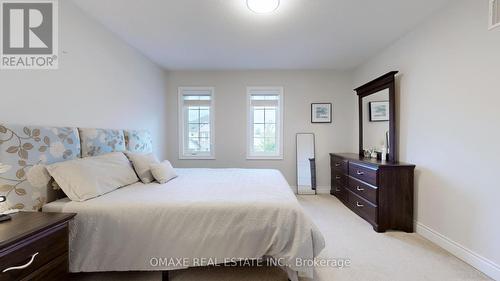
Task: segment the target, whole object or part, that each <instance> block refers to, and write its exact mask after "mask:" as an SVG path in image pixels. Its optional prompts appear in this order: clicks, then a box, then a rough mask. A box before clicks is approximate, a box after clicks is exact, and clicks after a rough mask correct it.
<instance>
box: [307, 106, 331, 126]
mask: <svg viewBox="0 0 500 281" xmlns="http://www.w3.org/2000/svg"><path fill="white" fill-rule="evenodd" d="M311 123H332V103H311Z"/></svg>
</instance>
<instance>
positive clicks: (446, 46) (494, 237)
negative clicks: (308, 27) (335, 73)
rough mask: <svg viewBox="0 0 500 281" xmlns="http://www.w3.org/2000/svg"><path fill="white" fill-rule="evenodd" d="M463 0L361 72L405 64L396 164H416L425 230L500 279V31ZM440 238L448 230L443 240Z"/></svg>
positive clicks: (479, 4) (479, 6) (360, 79)
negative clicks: (499, 127) (499, 177)
mask: <svg viewBox="0 0 500 281" xmlns="http://www.w3.org/2000/svg"><path fill="white" fill-rule="evenodd" d="M487 2H488V1H486V0H482V1H473V0H461V1H457V2H455V3H453V4H452V6H451V7H450V8H447V9H446V10H444V11H442V12H440V13H439V14H437V15H435V16H434V17H433V18H432V19H430V20H429V21H427V22H426V23H425V24H424V25H422V26H420V27H419V28H417V29H416V30H415V31H414V32H412V33H410V34H408V35H407V36H405V37H403V38H402V39H401V40H399V41H398V42H397V43H395V44H393V45H392V46H390V47H389V48H387V49H386V50H384V51H383V52H382V53H381V54H379V55H378V56H376V57H375V58H373V59H372V60H371V61H369V62H367V63H366V64H364V65H362V66H361V67H360V68H359V69H357V71H356V73H355V84H354V85H355V86H359V85H361V84H363V83H365V82H367V81H370V80H371V79H373V78H376V77H377V76H379V75H381V74H384V73H385V72H387V71H389V70H399V71H400V74H399V75H398V79H397V80H398V83H397V88H398V116H399V119H398V121H399V137H400V141H399V152H400V160H402V161H405V162H411V163H414V164H416V165H417V171H416V191H415V195H416V199H417V200H416V219H417V221H418V222H419V225H418V227H419V228H418V229H419V232H421V233H422V234H424V235H426V236H427V237H428V238H431V239H433V240H434V241H436V242H438V243H440V244H441V245H442V246H444V247H447V249H449V250H450V251H452V252H453V253H454V254H456V255H458V256H459V257H461V258H463V259H466V260H467V261H468V262H470V263H472V264H473V265H475V266H477V267H479V268H481V269H482V270H483V271H485V272H486V273H488V274H489V275H490V276H492V277H494V278H496V279H499V280H500V267H498V265H500V224H499V223H498V222H499V215H500V204H499V203H498V198H500V186H499V184H498V174H499V168H500V164H499V163H500V162H499V159H500V146H499V143H500V142H499V140H500V131H499V130H498V125H499V124H500V107H499V106H500V91H499V88H498V85H499V84H498V81H500V29H496V30H493V31H488V30H487V23H488V21H487V15H488V6H487ZM440 235H442V236H440Z"/></svg>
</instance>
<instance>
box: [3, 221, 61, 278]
mask: <svg viewBox="0 0 500 281" xmlns="http://www.w3.org/2000/svg"><path fill="white" fill-rule="evenodd" d="M67 255H68V227H67V224H66V223H65V224H62V225H60V226H56V227H53V228H50V229H48V230H45V231H42V232H40V233H37V234H35V235H33V236H29V237H27V238H25V239H23V240H21V241H19V242H17V243H15V244H12V245H11V246H9V247H7V248H5V249H2V251H1V252H0V280H1V281H3V280H20V279H22V278H23V277H26V276H27V275H29V274H30V273H32V272H34V271H37V270H39V269H40V268H42V267H43V266H45V265H46V264H48V263H50V262H51V261H53V260H55V259H57V258H60V257H61V256H67ZM66 269H67V264H66V265H65V268H64V270H66Z"/></svg>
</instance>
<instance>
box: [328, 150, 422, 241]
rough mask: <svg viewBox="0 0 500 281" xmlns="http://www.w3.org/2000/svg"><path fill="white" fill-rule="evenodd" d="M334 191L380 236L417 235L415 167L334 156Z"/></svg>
mask: <svg viewBox="0 0 500 281" xmlns="http://www.w3.org/2000/svg"><path fill="white" fill-rule="evenodd" d="M330 166H331V177H332V182H331V188H332V189H331V191H330V193H331V194H332V195H334V196H336V197H337V198H338V199H339V200H340V201H342V202H343V203H344V204H345V205H346V206H347V207H348V208H349V209H351V210H352V211H353V212H354V213H356V214H358V215H359V216H360V217H362V218H363V219H364V220H366V221H367V222H369V223H370V224H371V225H372V226H373V229H374V230H375V231H377V232H385V231H386V230H389V229H392V230H403V231H406V232H413V173H414V170H415V165H412V164H405V163H390V162H386V161H379V160H376V159H371V158H363V157H360V156H359V155H358V154H354V153H330Z"/></svg>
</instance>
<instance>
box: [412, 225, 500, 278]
mask: <svg viewBox="0 0 500 281" xmlns="http://www.w3.org/2000/svg"><path fill="white" fill-rule="evenodd" d="M416 226H417V227H416V230H417V233H418V234H420V235H421V236H423V237H425V238H427V239H428V240H430V241H431V242H433V243H435V244H437V245H438V246H440V247H441V248H443V249H445V250H447V251H448V252H450V253H451V254H453V255H454V256H456V257H458V258H459V259H461V260H463V261H464V262H466V263H468V264H470V265H472V266H473V267H475V268H476V269H478V270H479V271H481V272H483V273H484V274H486V275H488V276H489V277H490V278H493V279H494V280H497V281H500V266H499V265H497V264H495V263H494V262H492V261H490V260H489V259H487V258H485V257H483V256H481V255H479V254H477V253H475V252H473V251H471V250H470V249H468V248H466V247H464V246H462V245H460V244H459V243H457V242H455V241H453V240H451V239H449V238H448V237H446V236H444V235H442V234H441V233H439V232H437V231H435V230H433V229H431V228H430V227H428V226H426V225H423V224H421V223H419V222H416Z"/></svg>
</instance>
